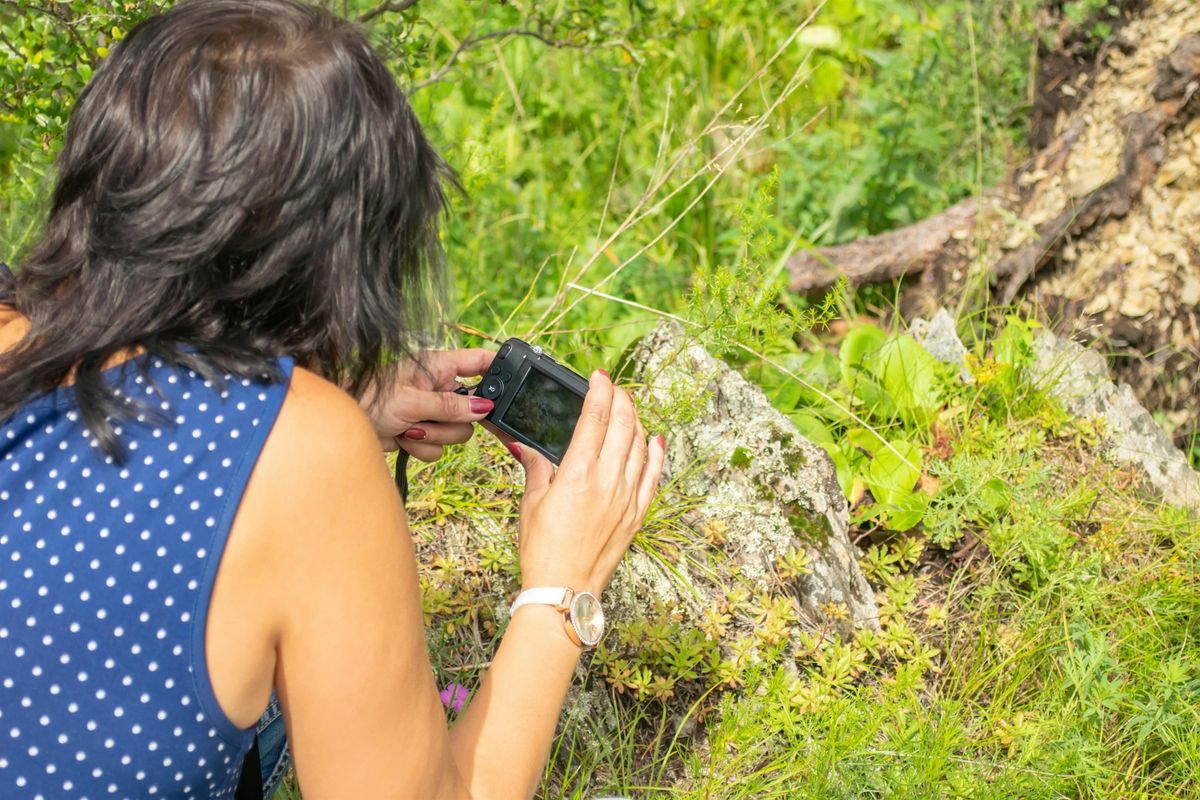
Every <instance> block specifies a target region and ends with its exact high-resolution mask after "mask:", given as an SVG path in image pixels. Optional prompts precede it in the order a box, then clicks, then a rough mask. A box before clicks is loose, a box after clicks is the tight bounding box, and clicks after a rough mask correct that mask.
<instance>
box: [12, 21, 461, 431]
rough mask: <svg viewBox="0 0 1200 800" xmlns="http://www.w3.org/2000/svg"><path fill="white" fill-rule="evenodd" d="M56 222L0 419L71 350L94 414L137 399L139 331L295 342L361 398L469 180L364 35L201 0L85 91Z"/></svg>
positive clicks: (217, 358)
mask: <svg viewBox="0 0 1200 800" xmlns="http://www.w3.org/2000/svg"><path fill="white" fill-rule="evenodd" d="M57 170H58V179H57V184H56V186H55V190H54V194H53V198H52V201H51V208H50V213H49V218H48V220H47V223H46V228H45V232H44V234H43V236H42V238H41V240H40V241H39V242H38V243H37V244H36V245H35V246H34V248H33V249H32V251H31V252H30V253H29V254H28V255H27V257H26V258H25V259H24V263H23V265H22V268H21V269H20V271H19V272H18V273H17V276H16V279H15V281H13V282H12V285H11V286H10V287H9V288H11V290H12V295H11V297H10V299H9V301H8V302H10V303H11V304H12V305H13V306H14V307H15V308H16V309H17V310H19V311H20V312H21V313H23V314H25V315H26V316H28V317H29V319H30V321H31V327H30V331H29V334H28V335H27V336H26V337H24V339H23V340H22V341H21V343H20V345H19V346H18V347H16V348H14V349H13V350H11V351H10V352H9V353H7V354H5V355H3V356H0V419H4V418H6V417H8V416H10V415H11V414H12V413H14V412H15V411H16V410H17V408H19V407H20V405H21V404H22V403H24V402H25V401H26V400H27V399H28V397H29V396H31V395H32V394H35V393H37V392H39V391H43V390H46V389H48V388H51V387H53V386H56V385H58V384H60V383H61V382H62V381H63V380H65V379H66V378H67V376H68V374H69V373H70V372H71V370H72V369H73V368H74V369H76V372H75V376H74V380H75V387H76V388H75V391H76V394H77V396H78V402H79V406H80V409H81V412H82V416H83V419H84V421H85V423H86V424H87V426H88V427H89V428H90V429H91V430H92V432H93V433H94V434H95V435H96V437H97V439H98V440H99V442H100V444H101V445H102V446H104V448H105V450H106V451H107V452H109V453H110V454H116V455H119V454H120V448H119V442H118V441H117V438H116V436H115V434H114V432H113V425H112V423H111V422H110V421H109V418H110V417H111V418H114V419H116V418H121V417H127V416H129V415H130V414H131V413H134V412H133V411H132V410H131V409H130V408H129V407H128V406H127V405H125V404H124V403H122V402H121V401H120V398H119V397H117V396H116V395H115V394H114V393H113V391H112V387H111V386H109V385H108V384H106V383H105V382H104V380H103V379H102V377H101V374H100V371H101V367H102V366H103V365H104V363H105V362H106V361H107V360H108V359H109V358H110V357H111V356H112V355H114V354H115V353H117V352H119V351H121V350H122V349H124V348H130V347H137V348H144V349H145V350H146V351H147V352H148V353H150V354H151V355H154V356H158V357H159V358H162V359H163V360H165V361H168V362H169V363H172V364H176V365H180V366H184V367H188V368H192V369H196V370H197V371H199V372H201V374H203V375H204V376H205V377H206V378H210V379H211V378H215V377H218V375H219V373H231V374H234V375H238V376H240V377H256V378H265V379H267V380H278V379H279V377H280V376H279V375H278V370H277V369H276V368H275V367H274V358H275V357H277V356H283V355H288V356H292V357H294V358H295V359H296V360H297V361H298V362H299V363H300V364H302V365H304V366H307V367H310V368H313V369H315V370H317V371H318V372H320V373H321V374H322V375H324V376H325V377H327V378H329V379H330V380H333V381H335V382H337V383H339V384H341V385H343V386H344V387H346V388H347V390H348V391H350V392H351V393H352V394H356V395H361V394H362V393H363V392H364V390H365V389H366V388H367V387H368V386H369V385H370V384H371V382H372V381H373V380H376V379H384V378H386V376H387V373H388V371H389V369H390V367H389V366H388V364H387V363H386V362H388V361H389V360H391V359H395V358H397V357H399V356H400V355H402V354H406V353H409V352H410V347H411V336H410V333H409V332H413V331H417V330H420V329H422V328H423V327H424V326H425V325H426V323H428V322H429V321H430V320H431V318H432V316H433V314H434V313H436V311H435V308H434V306H435V305H436V303H435V301H436V300H437V299H438V298H440V297H441V288H442V258H441V248H440V245H439V242H438V232H437V223H438V219H439V216H440V214H441V212H442V210H443V208H444V206H445V195H444V193H443V189H442V182H443V180H444V179H447V178H448V179H449V180H451V181H453V175H452V174H451V173H450V172H449V170H448V168H447V167H446V166H445V164H444V162H443V161H442V160H441V159H440V158H439V157H438V155H437V153H436V152H435V151H434V149H433V147H432V146H431V145H430V143H429V142H428V140H427V139H426V137H425V135H424V133H423V132H422V130H421V126H420V124H419V123H418V121H417V119H416V116H415V115H414V114H413V112H412V109H411V108H410V107H409V105H408V103H407V101H406V100H405V98H404V95H403V93H402V92H401V91H400V89H399V87H398V86H397V85H396V82H395V80H394V79H393V77H392V75H391V74H390V73H389V72H388V70H387V67H386V66H385V64H384V63H383V61H382V60H381V59H380V58H379V56H378V55H377V54H376V53H375V52H374V51H373V50H372V49H371V47H370V45H369V44H368V43H367V40H366V38H365V36H364V35H363V33H362V32H361V31H360V30H359V29H358V28H356V27H355V26H354V25H352V24H350V23H347V22H345V21H344V20H341V19H338V18H337V17H335V16H333V15H332V14H330V13H329V12H327V11H325V10H323V9H320V8H316V7H312V6H308V5H304V4H302V3H300V2H294V1H293V0H251V1H249V2H248V1H247V0H186V1H185V2H182V3H180V4H179V5H177V6H175V7H173V8H171V9H170V10H168V11H166V12H165V13H163V14H161V15H159V16H156V17H152V18H150V19H147V20H145V21H144V22H142V23H141V24H139V25H138V26H136V27H135V28H133V30H131V31H130V32H129V33H128V35H127V36H126V37H125V39H124V40H123V41H121V43H120V44H119V45H117V47H116V48H114V49H113V52H112V54H111V55H110V56H109V57H108V59H107V60H106V61H105V62H104V63H103V64H102V65H101V66H100V68H99V69H97V71H96V74H95V77H94V78H93V79H92V81H91V83H89V84H88V86H87V87H86V88H85V89H84V90H83V92H82V93H81V94H80V96H79V101H78V104H77V106H76V108H75V111H74V114H73V116H72V118H71V121H70V124H69V126H68V129H67V136H66V142H65V145H64V147H63V151H62V153H61V155H60V156H59V158H58V163H57Z"/></svg>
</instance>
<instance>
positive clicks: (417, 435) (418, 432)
mask: <svg viewBox="0 0 1200 800" xmlns="http://www.w3.org/2000/svg"><path fill="white" fill-rule="evenodd" d="M428 435H429V434H427V433H426V432H425V429H424V428H409V429H408V430H406V431H405V432H404V438H405V439H418V440H420V439H424V438H425V437H426V436H428Z"/></svg>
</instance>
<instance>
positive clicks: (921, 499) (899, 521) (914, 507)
mask: <svg viewBox="0 0 1200 800" xmlns="http://www.w3.org/2000/svg"><path fill="white" fill-rule="evenodd" d="M930 500H931V498H930V497H929V495H927V494H925V493H924V492H909V494H908V496H907V497H905V498H904V499H903V500H901V501H900V502H899V503H896V504H895V505H893V506H889V507H888V508H887V509H885V510H886V511H887V526H888V528H889V529H891V530H894V531H907V530H910V529H912V528H915V527H917V523H919V522H920V521H921V520H922V519H923V518H924V517H925V512H926V511H927V510H929V501H930Z"/></svg>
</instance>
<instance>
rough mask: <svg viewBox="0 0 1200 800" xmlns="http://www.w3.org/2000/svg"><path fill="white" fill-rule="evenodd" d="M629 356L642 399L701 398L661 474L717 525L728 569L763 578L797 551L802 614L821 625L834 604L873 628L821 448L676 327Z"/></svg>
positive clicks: (673, 436)
mask: <svg viewBox="0 0 1200 800" xmlns="http://www.w3.org/2000/svg"><path fill="white" fill-rule="evenodd" d="M633 363H634V365H635V376H634V377H635V380H636V381H638V382H639V383H640V384H641V385H642V386H643V387H644V388H643V389H642V392H643V396H644V398H645V400H646V402H648V403H658V404H666V403H668V402H670V399H671V395H672V393H673V392H678V391H679V390H680V388H681V387H686V388H685V390H686V391H688V392H690V393H692V394H693V395H694V396H696V397H698V398H704V400H703V402H704V408H703V411H702V412H701V413H699V414H698V415H696V416H695V418H694V419H692V420H691V421H689V422H686V423H684V424H681V425H679V426H677V427H674V428H672V429H671V430H670V432H669V434H670V435H669V444H668V451H667V461H668V470H669V480H670V481H671V483H672V491H673V492H676V493H679V494H681V495H684V496H686V497H689V498H692V499H693V500H694V502H695V508H696V511H697V512H698V514H699V515H700V516H701V517H703V518H704V519H705V520H710V521H717V522H718V523H719V524H721V525H722V526H724V528H725V529H726V531H727V533H726V535H725V544H724V547H723V555H724V557H725V558H726V559H728V561H729V562H731V563H732V564H733V566H734V571H735V572H737V573H738V574H739V575H740V576H741V577H742V578H744V579H746V580H748V581H751V582H762V581H766V580H768V579H769V578H772V577H773V575H774V571H775V565H776V564H777V563H778V561H779V559H780V558H781V557H784V556H785V555H786V554H787V553H789V552H792V551H795V550H802V551H803V552H804V553H805V554H806V555H807V559H806V562H807V566H808V572H807V574H803V575H799V576H797V577H796V578H794V581H795V584H794V588H795V590H796V596H797V597H798V599H799V605H800V609H801V611H802V612H803V615H804V616H805V617H806V618H807V619H808V621H809V622H810V623H812V624H820V623H821V622H823V617H824V612H823V611H822V606H828V604H835V605H839V606H843V607H844V608H845V609H846V611H847V612H848V620H849V621H850V622H851V623H853V624H855V625H860V626H866V627H869V628H872V629H877V628H878V626H879V620H878V610H877V608H876V606H875V598H874V593H873V592H872V590H871V587H870V586H869V585H868V584H867V581H866V579H865V577H864V576H863V574H862V571H861V570H860V568H859V566H858V561H857V559H856V558H855V550H854V546H853V545H852V544H851V543H850V540H849V538H848V535H847V531H848V527H849V514H848V509H847V506H846V500H845V497H844V496H843V494H842V492H841V489H840V487H839V486H838V483H837V479H836V475H835V472H834V468H833V464H832V463H831V462H830V460H829V457H828V456H827V455H826V453H825V452H824V450H822V449H821V448H820V447H818V446H817V445H815V444H813V443H812V442H809V441H808V440H807V439H805V438H804V437H803V436H801V435H800V433H799V432H798V431H797V430H796V428H795V426H794V425H793V424H792V423H791V421H790V420H788V419H787V417H785V416H784V415H783V414H781V413H780V412H779V411H778V410H777V409H775V408H774V407H773V406H772V405H771V402H770V400H769V399H768V398H767V397H766V395H765V394H764V393H763V392H762V391H761V390H760V389H758V388H757V387H755V386H753V385H752V384H751V383H750V382H749V381H747V380H746V379H745V378H743V377H742V376H741V375H740V374H738V372H737V371H736V370H734V369H733V368H731V367H729V366H728V365H726V364H724V363H723V362H721V361H719V360H718V359H716V358H714V357H713V356H712V355H711V354H709V353H708V352H707V351H706V350H705V349H704V347H703V346H702V345H701V344H700V343H699V342H698V341H695V340H693V339H690V338H689V337H688V336H687V335H686V333H685V331H684V330H683V328H682V327H681V326H679V325H678V324H675V323H663V324H661V325H660V326H659V327H658V328H657V329H656V330H655V331H654V332H653V333H651V334H650V335H649V336H647V337H646V338H645V339H643V340H642V342H641V343H640V344H639V345H638V346H637V348H636V349H635V351H634V356H633ZM679 600H680V602H684V603H686V602H688V598H686V597H680V598H679ZM696 600H700V601H701V602H707V601H706V600H705V599H704V598H703V596H702V595H701V597H700V598H696V597H695V596H694V595H693V598H692V601H693V602H694V601H696Z"/></svg>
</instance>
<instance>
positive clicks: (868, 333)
mask: <svg viewBox="0 0 1200 800" xmlns="http://www.w3.org/2000/svg"><path fill="white" fill-rule="evenodd" d="M885 341H887V334H886V333H884V332H883V331H882V330H880V329H879V328H876V327H875V326H874V325H860V326H859V327H857V328H855V329H854V330H852V331H850V333H848V334H846V338H845V339H843V340H842V346H841V347H840V348H839V349H838V358H839V360H840V361H841V365H842V380H843V381H845V382H846V383H847V384H850V385H853V384H854V381H855V379H856V378H857V377H858V374H859V373H860V372H861V371H862V369H863V362H864V361H865V360H866V359H867V357H869V356H871V355H873V354H874V353H875V352H876V351H878V350H879V348H881V347H883V343H884V342H885Z"/></svg>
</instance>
